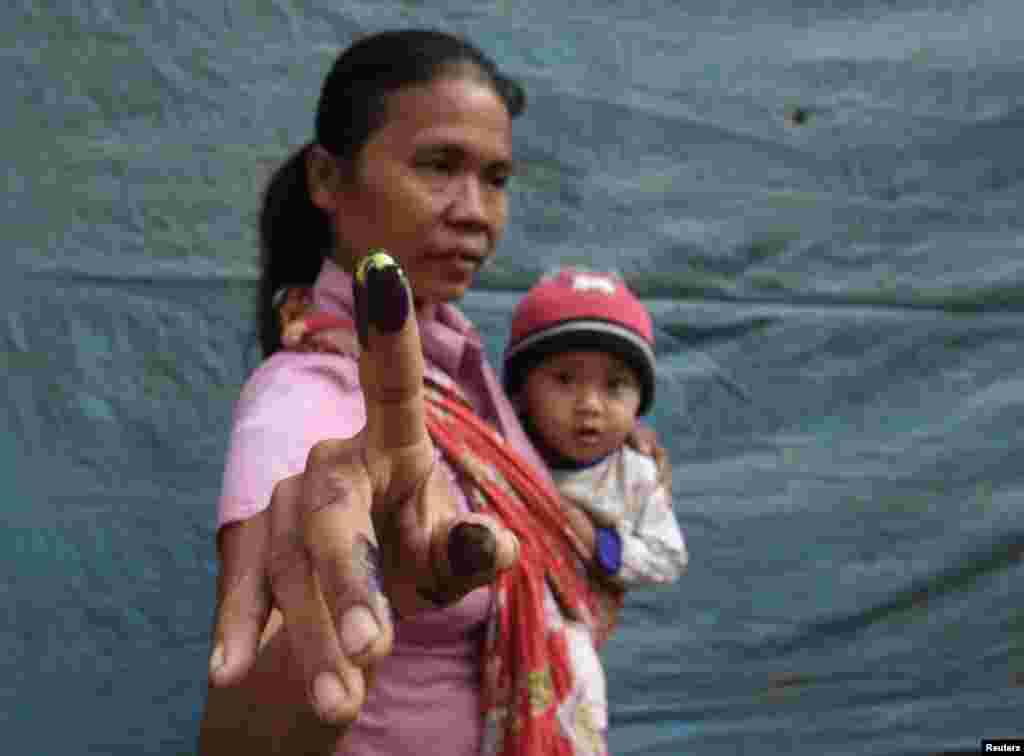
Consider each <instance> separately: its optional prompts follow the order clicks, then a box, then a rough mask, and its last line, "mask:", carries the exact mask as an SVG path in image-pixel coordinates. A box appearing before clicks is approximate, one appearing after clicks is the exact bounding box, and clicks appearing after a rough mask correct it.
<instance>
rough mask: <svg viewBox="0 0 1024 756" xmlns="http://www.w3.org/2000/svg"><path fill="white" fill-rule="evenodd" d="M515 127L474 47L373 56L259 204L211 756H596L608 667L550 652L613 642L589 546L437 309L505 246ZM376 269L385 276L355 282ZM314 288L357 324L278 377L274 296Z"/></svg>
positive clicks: (492, 72) (516, 107)
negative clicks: (501, 469) (596, 695)
mask: <svg viewBox="0 0 1024 756" xmlns="http://www.w3.org/2000/svg"><path fill="white" fill-rule="evenodd" d="M523 104H524V97H523V94H522V91H521V89H520V88H519V87H518V85H516V84H515V83H514V82H512V81H511V80H509V79H507V78H506V77H504V76H503V75H502V74H501V73H500V72H499V71H498V70H497V69H496V68H495V66H494V64H493V63H492V62H491V61H490V60H488V59H487V58H486V57H485V56H484V55H483V54H482V53H481V52H480V51H478V50H477V49H476V48H474V47H473V46H471V45H469V44H468V43H466V42H464V41H462V40H459V39H457V38H454V37H451V36H449V35H445V34H441V33H437V32H425V31H406V32H387V33H383V34H378V35H375V36H371V37H367V38H364V39H362V40H360V41H359V42H357V43H356V44H354V45H353V46H352V47H350V48H349V49H348V50H347V51H346V52H345V53H344V54H343V55H342V56H341V57H340V58H339V59H338V60H337V61H336V63H335V65H334V67H333V69H332V70H331V72H330V74H329V75H328V77H327V79H326V81H325V83H324V87H323V90H322V93H321V98H320V103H319V106H318V111H317V116H316V131H315V139H314V141H313V142H312V143H311V144H309V145H307V146H306V147H305V148H303V149H302V150H300V151H299V152H298V153H297V154H296V155H294V156H292V158H291V159H290V160H289V161H288V162H286V163H285V165H284V166H283V167H282V168H281V169H280V171H279V172H278V173H277V174H276V175H275V177H274V178H273V179H272V181H271V184H270V186H269V187H268V190H267V194H266V197H265V201H264V206H263V210H262V213H261V219H260V232H261V237H262V241H263V260H262V263H263V278H262V281H261V289H260V297H261V337H262V342H263V346H264V349H265V351H266V352H267V353H268V355H272V356H270V357H269V359H268V360H266V362H265V363H264V364H263V365H262V366H260V368H259V369H258V370H256V371H255V372H254V374H253V375H252V377H251V378H250V379H249V381H248V382H247V384H246V386H245V388H244V390H243V392H242V396H241V398H240V401H239V404H238V407H237V409H236V420H235V427H234V431H233V434H232V440H231V450H230V452H229V458H228V463H227V467H226V471H225V480H224V492H223V496H222V499H221V503H220V525H221V528H220V530H219V533H218V546H219V553H220V558H221V565H222V569H221V575H220V579H219V581H218V610H217V625H216V629H215V633H214V651H213V653H212V655H211V675H210V679H211V687H210V694H209V699H208V702H207V708H206V712H205V716H204V720H203V726H202V734H201V749H202V752H203V753H204V754H219V753H231V754H234V753H249V754H260V753H303V754H306V753H325V754H329V753H339V754H346V755H347V756H363V755H368V754H400V753H402V754H404V753H413V752H422V753H444V754H450V755H452V756H476V754H480V753H492V754H506V753H516V754H527V755H528V756H529V755H532V754H537V755H538V756H539V755H540V754H567V755H569V754H591V753H593V754H601V753H605V752H606V747H605V744H604V734H603V727H602V725H603V723H602V722H599V721H596V720H595V717H594V715H593V712H588V711H587V710H586V706H585V705H583V704H581V702H585V700H586V693H587V689H588V686H590V685H600V684H603V679H599V678H600V676H601V671H600V667H599V663H598V662H597V661H596V653H594V651H593V648H590V649H589V650H588V649H580V648H574V647H572V646H571V645H567V643H566V641H565V638H564V637H563V636H564V633H561V634H560V633H559V632H558V629H559V627H560V626H561V625H562V624H564V623H565V622H583V623H586V624H587V626H588V627H591V628H593V629H594V631H595V632H599V631H600V628H599V625H600V622H599V619H600V612H601V606H602V603H601V601H600V597H598V596H595V592H594V591H593V590H591V588H589V587H588V584H587V582H586V581H585V580H581V579H579V577H578V574H579V573H580V570H579V569H577V567H578V565H586V566H587V567H588V568H589V567H590V566H592V564H593V563H596V562H597V561H599V559H598V557H599V555H598V554H597V553H596V552H595V550H594V534H593V528H592V526H590V525H588V524H586V523H584V524H582V525H580V524H575V525H573V527H575V528H576V530H575V531H572V530H570V526H569V525H568V523H567V522H566V521H565V519H564V516H562V517H560V516H559V515H558V512H559V511H560V510H559V507H558V506H557V503H555V504H552V501H553V500H552V498H551V494H550V490H551V489H550V481H549V479H548V478H547V477H546V473H545V472H544V469H543V465H542V464H541V462H540V460H539V459H538V457H537V456H536V454H535V452H534V451H533V450H532V448H531V447H530V444H529V442H528V441H527V440H526V437H525V436H524V434H523V431H522V429H521V428H520V427H519V425H518V422H517V420H516V417H515V413H514V411H513V410H512V408H511V406H510V405H509V403H508V401H507V399H506V398H505V397H504V396H503V395H502V393H501V390H500V388H499V385H498V382H497V380H496V378H495V376H494V374H493V372H492V371H491V369H490V367H489V366H488V365H487V363H486V358H485V356H484V354H483V350H482V348H481V345H480V342H479V338H478V336H477V335H476V334H475V332H474V331H473V330H472V328H471V326H470V325H469V323H468V322H467V321H466V320H465V319H464V318H463V317H462V316H461V315H460V314H459V312H458V311H457V310H455V309H454V308H453V307H452V306H451V305H450V304H449V303H450V302H452V301H455V300H458V299H459V298H460V297H462V295H463V294H464V293H465V292H466V290H467V289H468V288H469V286H470V284H471V283H472V280H473V277H474V275H475V273H476V272H477V270H478V269H479V268H480V266H481V265H482V264H483V263H484V262H485V261H486V260H487V259H488V258H489V257H490V256H491V255H492V254H493V252H494V248H495V245H496V243H497V241H498V240H499V239H500V238H501V235H502V232H503V230H504V227H505V222H506V217H507V196H506V190H505V185H506V183H507V181H508V179H509V176H510V175H511V173H512V172H513V159H512V135H511V121H512V118H514V117H515V116H516V115H518V114H519V112H520V111H521V110H522V108H523ZM377 247H382V248H384V249H386V250H387V251H388V253H389V254H390V256H391V257H390V258H389V257H388V256H386V255H374V256H371V257H366V253H367V252H368V251H369V250H371V249H373V248H377ZM396 262H397V264H395V263H396ZM403 271H404V273H403ZM314 280H315V285H314V287H313V300H314V304H315V306H316V308H317V310H318V311H319V312H322V313H325V314H327V315H329V316H330V317H332V318H334V319H335V324H336V325H337V324H339V323H340V324H343V323H345V322H347V321H352V332H353V334H354V336H353V340H352V346H353V349H352V351H350V352H348V353H345V350H340V351H342V354H340V355H339V354H328V353H322V352H318V351H312V352H309V351H306V352H296V351H288V352H278V351H276V350H278V348H279V347H280V345H281V341H280V335H279V322H278V318H277V313H276V311H275V306H274V304H275V303H274V294H275V292H277V291H278V290H279V288H280V287H281V286H289V285H300V286H301V285H308V284H310V283H312V282H314ZM424 377H426V379H427V385H428V386H433V389H431V393H430V396H431V397H432V398H431V401H430V402H429V403H427V402H426V401H425V394H424ZM439 407H444V408H446V409H438V408H439ZM460 407H461V408H462V409H460ZM463 410H466V411H465V412H463ZM460 412H462V415H460V414H459V413H460ZM456 415H458V416H460V417H464V418H465V419H464V421H460V422H464V426H458V428H456V426H455V425H452V426H451V427H452V428H456V431H457V432H455V433H454V435H452V434H448V435H446V432H445V428H446V427H448V426H447V425H446V424H445V423H446V422H448V420H446V418H448V419H449V420H450V418H451V417H454V416H456ZM476 418H479V419H482V420H483V421H486V423H489V424H490V425H491V426H493V427H494V428H495V429H496V430H497V431H498V434H500V437H499V435H498V434H494V433H492V432H491V431H489V430H487V431H483V432H481V433H479V434H478V435H477V436H475V437H474V438H476V442H475V443H477V447H474V448H479V449H483V448H484V447H486V449H490V450H491V451H487V452H486V453H485V452H484V451H481V452H480V453H481V454H482V455H483V457H486V455H487V454H492V453H493V454H494V455H496V456H495V457H494V459H497V458H498V457H500V458H501V459H503V460H512V463H511V464H512V467H511V468H507V469H506V472H505V473H501V474H502V475H505V478H500V481H499V483H500V485H499V484H495V482H494V480H492V479H491V478H494V476H495V475H496V474H497V473H494V470H495V468H493V467H488V466H487V465H491V464H492V462H491V461H487V464H486V465H482V466H481V465H479V464H478V465H476V466H473V465H470V464H468V462H466V460H467V459H470V457H469V456H467V455H461V454H455V453H453V451H452V450H453V449H454V448H455V447H454V446H451V444H458V443H462V442H465V439H466V438H468V436H465V434H463V435H461V436H460V435H459V433H463V431H465V433H471V432H475V431H474V429H477V430H479V428H478V427H477V426H479V425H482V424H481V423H480V422H479V420H477V419H476ZM428 422H433V425H431V434H428V432H427V423H428ZM451 422H454V421H451ZM460 429H461V430H460ZM431 435H433V437H434V441H432V440H431ZM326 438H333V439H344V440H341V441H322V439H326ZM442 441H443V442H442ZM435 442H437V443H439V444H440V447H438V445H437V444H436V443H435ZM445 444H449V446H445ZM481 444H482V446H480V445H481ZM460 448H461V447H460ZM467 448H468V447H467ZM441 452H444V453H443V454H442V453H441ZM470 456H471V455H470ZM483 457H481V458H483ZM490 459H491V458H490V457H488V458H487V460H490ZM477 461H479V460H477ZM493 464H498V462H493ZM481 470H483V472H480V471H481ZM488 475H490V476H491V477H490V478H488ZM289 476H291V477H289ZM499 477H500V475H499ZM506 478H508V480H512V482H511V483H509V482H508V480H506ZM495 479H496V478H495ZM513 479H514V480H513ZM278 481H280V482H278ZM524 491H525V492H527V493H525V494H524V493H523V492H524ZM517 497H518V498H517ZM268 502H269V507H268V506H267V504H268ZM574 560H578V562H576V561H574ZM492 584H493V587H491V586H492ZM272 606H273V607H274V611H271V607H272ZM595 665H596V669H595ZM371 682H372V685H371Z"/></svg>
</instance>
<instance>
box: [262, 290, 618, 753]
mask: <svg viewBox="0 0 1024 756" xmlns="http://www.w3.org/2000/svg"><path fill="white" fill-rule="evenodd" d="M298 296H299V297H304V298H305V299H303V300H302V301H305V302H308V301H309V298H308V294H306V293H305V292H304V291H301V290H300V291H299V293H298ZM292 301H294V300H292ZM283 320H284V321H285V322H284V323H283V324H282V325H283V329H282V342H283V344H284V347H285V348H286V349H292V350H296V351H323V352H333V353H336V354H342V355H346V356H349V357H357V356H358V352H359V345H358V341H357V340H356V338H355V333H354V325H353V323H352V322H351V321H350V320H346V319H344V318H339V317H336V316H333V315H329V314H325V313H316V312H310V311H309V310H307V311H306V312H305V313H304V314H300V313H299V312H296V311H293V313H292V314H291V315H287V316H285V317H284V318H283ZM424 383H425V389H426V399H427V428H428V431H429V433H430V436H431V439H432V440H433V442H434V444H435V446H436V447H437V448H439V449H440V450H441V453H442V454H444V456H445V457H446V459H447V461H448V462H449V464H451V466H452V467H453V468H454V469H455V470H456V471H457V472H459V473H461V474H462V476H463V477H464V479H465V480H468V481H469V482H470V485H469V486H468V490H467V499H468V501H469V503H470V506H471V507H472V508H473V509H474V510H475V511H477V512H481V513H484V514H488V515H491V516H494V517H496V518H498V519H499V520H500V521H501V522H502V523H503V524H504V525H505V527H507V528H509V529H510V530H511V531H512V532H513V533H515V534H516V536H517V538H518V539H519V546H520V550H519V560H518V563H517V564H516V566H515V567H514V568H512V569H510V570H508V571H506V572H505V573H503V574H502V575H500V576H499V577H498V579H497V581H496V582H495V584H494V599H493V601H492V611H491V616H490V617H489V619H488V623H487V633H486V639H485V642H484V649H483V675H482V695H481V705H482V715H483V721H484V742H483V746H482V750H481V756H606V754H607V744H606V742H605V733H604V732H603V731H602V730H601V729H599V727H598V726H597V724H596V722H595V720H594V718H593V716H592V714H591V712H590V710H589V706H587V704H586V702H585V698H584V697H583V696H582V692H583V691H584V690H586V689H587V686H588V685H589V684H591V683H590V681H588V679H587V673H586V672H585V671H582V670H579V669H577V668H576V665H574V663H573V655H572V651H571V649H570V644H571V643H580V642H585V643H592V644H593V645H594V646H595V647H596V648H600V646H601V645H603V644H604V642H605V641H606V640H607V638H608V636H609V635H610V634H611V631H612V630H613V629H614V626H615V623H616V621H617V617H618V612H619V609H620V608H621V606H622V599H623V595H622V592H621V591H619V590H618V589H616V588H614V587H613V586H609V585H607V584H605V583H603V582H601V581H600V580H599V578H597V577H596V575H588V574H587V572H586V571H585V569H584V568H583V566H582V564H583V561H582V560H581V559H579V558H578V556H577V555H578V553H579V548H580V547H579V544H578V542H577V541H576V537H575V535H574V534H573V533H572V531H571V530H570V528H569V524H568V520H567V519H566V517H565V514H564V512H563V511H562V507H561V502H560V499H559V494H558V492H557V491H555V490H554V489H553V488H552V487H551V486H550V485H549V484H548V483H547V482H546V481H545V480H544V479H542V478H539V477H537V476H535V475H533V474H532V473H531V467H530V465H529V464H528V463H527V462H526V461H525V460H524V459H523V458H522V457H521V456H520V455H519V454H518V452H517V451H516V450H515V449H513V448H512V447H511V446H510V445H509V444H507V443H506V442H505V440H504V439H503V438H502V437H501V436H500V435H499V434H498V433H497V432H496V431H495V430H494V429H493V428H492V427H491V426H490V425H488V424H487V423H485V422H484V421H482V420H481V419H480V418H479V417H478V416H477V415H476V414H475V413H474V412H473V410H472V408H471V405H470V403H469V402H468V401H467V400H466V398H465V397H464V396H463V394H462V393H461V391H460V390H459V389H458V387H457V386H456V385H455V384H454V382H453V381H452V380H451V379H450V378H449V377H448V376H447V375H444V374H443V373H440V372H438V371H435V370H432V369H430V368H428V369H427V375H426V376H425V381H424ZM571 621H577V622H583V623H585V625H586V626H587V627H588V628H589V629H590V633H582V634H581V633H566V632H565V626H566V622H571ZM584 638H585V639H584ZM588 652H590V653H594V652H593V651H591V650H589V649H588ZM602 684H603V683H602Z"/></svg>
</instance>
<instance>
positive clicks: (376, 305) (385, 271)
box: [366, 264, 409, 333]
mask: <svg viewBox="0 0 1024 756" xmlns="http://www.w3.org/2000/svg"><path fill="white" fill-rule="evenodd" d="M366 289H367V291H366V294H367V296H368V298H369V306H368V315H369V320H370V322H371V323H373V325H374V327H375V328H377V329H378V330H380V331H382V332H384V333H395V332H397V331H398V330H399V329H401V327H402V326H403V325H405V321H406V319H407V318H408V317H409V294H408V292H407V291H406V287H405V276H404V275H403V274H402V270H401V268H399V267H398V266H397V265H394V264H392V265H389V266H386V267H382V268H376V267H374V268H370V270H369V271H367V273H366Z"/></svg>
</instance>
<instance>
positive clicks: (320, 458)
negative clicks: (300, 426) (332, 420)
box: [306, 441, 338, 470]
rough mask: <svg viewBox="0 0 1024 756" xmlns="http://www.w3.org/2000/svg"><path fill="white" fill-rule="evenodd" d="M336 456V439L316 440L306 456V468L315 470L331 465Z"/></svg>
mask: <svg viewBox="0 0 1024 756" xmlns="http://www.w3.org/2000/svg"><path fill="white" fill-rule="evenodd" d="M337 457H338V443H337V442H336V441H318V442H317V443H315V444H314V445H313V448H312V449H310V450H309V456H308V457H306V468H307V469H311V470H317V469H320V468H323V467H327V466H329V465H331V464H332V463H333V462H334V461H335V460H336V459H337Z"/></svg>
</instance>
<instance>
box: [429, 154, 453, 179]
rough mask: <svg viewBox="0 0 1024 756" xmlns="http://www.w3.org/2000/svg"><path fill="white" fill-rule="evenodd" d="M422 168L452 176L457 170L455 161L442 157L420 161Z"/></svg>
mask: <svg viewBox="0 0 1024 756" xmlns="http://www.w3.org/2000/svg"><path fill="white" fill-rule="evenodd" d="M420 168H423V169H425V170H428V171H431V172H432V173H440V174H442V175H444V176H451V175H452V174H454V173H455V171H456V170H457V167H456V165H455V163H454V162H452V161H451V160H444V159H440V158H439V159H435V160H424V161H423V162H422V163H420Z"/></svg>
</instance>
